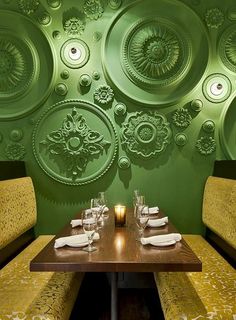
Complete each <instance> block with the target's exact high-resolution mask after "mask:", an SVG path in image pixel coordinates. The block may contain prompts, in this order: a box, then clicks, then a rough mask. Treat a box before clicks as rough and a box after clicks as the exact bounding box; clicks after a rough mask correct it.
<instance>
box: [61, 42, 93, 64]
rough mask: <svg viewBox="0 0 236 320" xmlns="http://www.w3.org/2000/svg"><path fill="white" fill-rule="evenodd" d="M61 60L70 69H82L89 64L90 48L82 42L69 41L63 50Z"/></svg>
mask: <svg viewBox="0 0 236 320" xmlns="http://www.w3.org/2000/svg"><path fill="white" fill-rule="evenodd" d="M61 59H62V61H63V62H64V64H65V65H66V66H67V67H69V68H73V69H75V68H81V67H83V66H84V65H85V64H86V63H87V62H88V59H89V48H88V46H87V44H86V43H85V42H84V41H82V40H79V39H70V40H67V41H66V42H65V43H64V44H63V46H62V48H61Z"/></svg>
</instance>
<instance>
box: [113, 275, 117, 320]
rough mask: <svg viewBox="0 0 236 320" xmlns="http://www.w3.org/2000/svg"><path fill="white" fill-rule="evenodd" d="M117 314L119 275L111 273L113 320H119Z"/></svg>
mask: <svg viewBox="0 0 236 320" xmlns="http://www.w3.org/2000/svg"><path fill="white" fill-rule="evenodd" d="M117 314H118V310H117V273H116V272H111V320H117V319H118V316H117Z"/></svg>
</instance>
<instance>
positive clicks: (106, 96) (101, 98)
mask: <svg viewBox="0 0 236 320" xmlns="http://www.w3.org/2000/svg"><path fill="white" fill-rule="evenodd" d="M113 98H114V92H113V90H112V88H111V87H109V86H107V85H101V86H100V87H98V88H97V89H96V90H95V91H94V100H95V101H97V102H98V103H100V104H102V105H105V104H109V103H110V102H112V100H113Z"/></svg>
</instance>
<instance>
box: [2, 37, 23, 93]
mask: <svg viewBox="0 0 236 320" xmlns="http://www.w3.org/2000/svg"><path fill="white" fill-rule="evenodd" d="M26 72H27V66H26V62H25V57H24V55H23V54H22V52H21V51H20V50H19V49H18V47H17V46H16V45H15V44H14V43H13V42H11V41H9V40H7V39H1V40H0V92H4V93H7V92H9V91H11V90H13V89H14V88H16V87H18V86H19V85H20V84H21V83H22V81H23V80H26V79H25V73H26Z"/></svg>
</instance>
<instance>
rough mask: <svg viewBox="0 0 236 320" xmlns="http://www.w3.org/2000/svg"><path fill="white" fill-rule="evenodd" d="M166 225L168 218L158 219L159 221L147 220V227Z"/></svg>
mask: <svg viewBox="0 0 236 320" xmlns="http://www.w3.org/2000/svg"><path fill="white" fill-rule="evenodd" d="M167 223H168V217H164V218H160V219H149V220H148V224H147V225H148V227H161V226H164V225H165V224H167Z"/></svg>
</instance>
